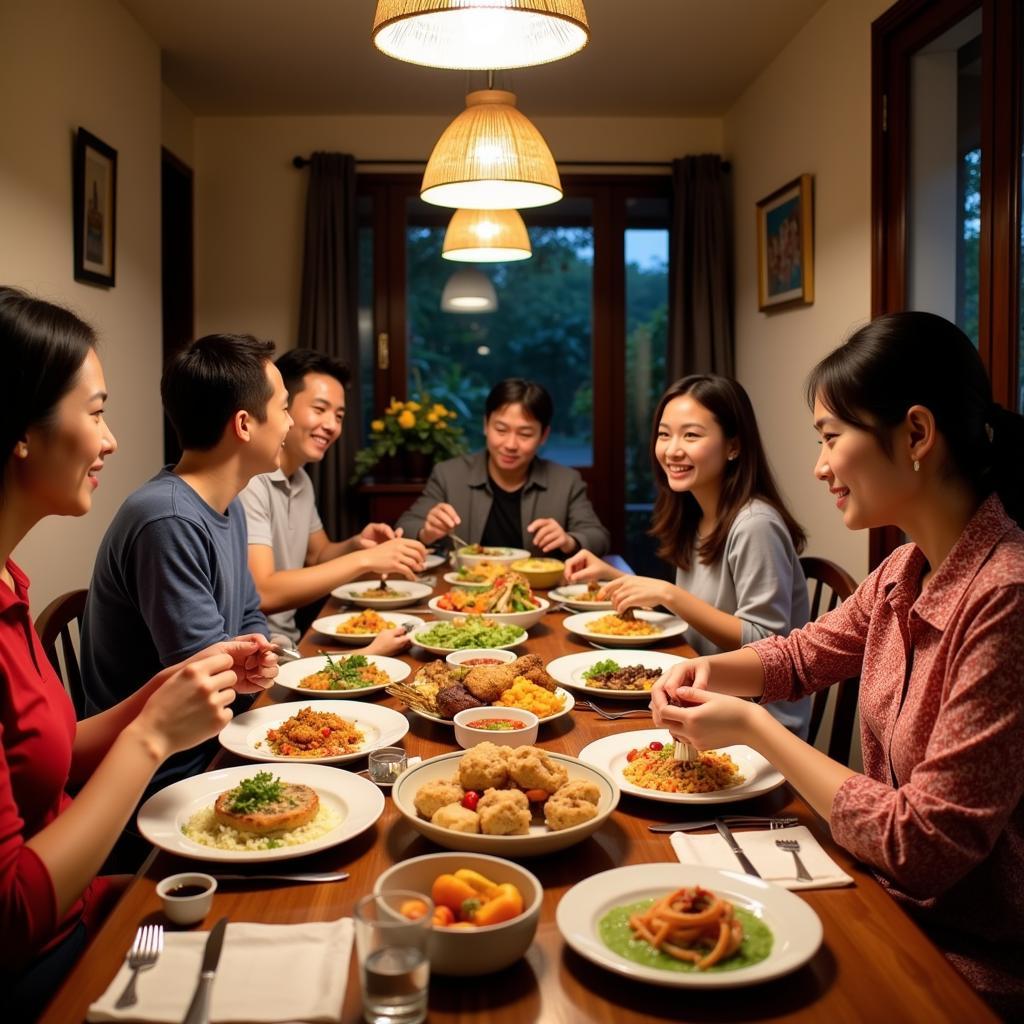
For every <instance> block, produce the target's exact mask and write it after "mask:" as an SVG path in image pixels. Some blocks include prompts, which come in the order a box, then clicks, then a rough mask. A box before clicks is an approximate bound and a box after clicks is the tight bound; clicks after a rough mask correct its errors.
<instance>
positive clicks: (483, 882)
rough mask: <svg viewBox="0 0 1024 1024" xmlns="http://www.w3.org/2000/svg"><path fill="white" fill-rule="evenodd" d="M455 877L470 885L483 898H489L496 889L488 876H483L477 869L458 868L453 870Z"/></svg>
mask: <svg viewBox="0 0 1024 1024" xmlns="http://www.w3.org/2000/svg"><path fill="white" fill-rule="evenodd" d="M455 877H456V878H460V879H462V881H463V882H465V883H466V884H467V885H471V886H472V887H473V888H474V889H475V890H476V891H477V892H478V893H479V894H480V895H481V896H483V897H484V898H485V899H490V898H491V897H492V896H493V895H494V894H495V892H496V891H497V889H498V887H497V886H496V885H495V884H494V882H492V881H491V880H490V879H489V878H484V876H483V875H481V874H480V872H479V871H473V870H471V869H470V868H459V870H458V871H456V872H455Z"/></svg>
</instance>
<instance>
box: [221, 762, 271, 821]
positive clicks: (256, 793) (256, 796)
mask: <svg viewBox="0 0 1024 1024" xmlns="http://www.w3.org/2000/svg"><path fill="white" fill-rule="evenodd" d="M280 799H281V780H280V779H277V778H274V776H273V775H272V774H271V773H270V772H257V773H256V774H255V775H254V776H253V777H252V778H251V779H243V780H242V781H241V782H240V783H239V784H238V785H237V786H236V787H235V788H234V789H233V790H232V791H231V803H230V807H231V810H232V811H233V812H234V813H236V814H251V813H252V812H253V811H258V810H259V809H260V808H261V807H266V806H267V804H272V803H276V802H277V801H278V800H280Z"/></svg>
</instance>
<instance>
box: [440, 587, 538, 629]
mask: <svg viewBox="0 0 1024 1024" xmlns="http://www.w3.org/2000/svg"><path fill="white" fill-rule="evenodd" d="M440 600H441V597H440V596H438V597H432V598H431V599H430V600H429V601H428V602H427V607H428V608H429V609H430V610H431V611H432V612H433V613H434V614H435V615H436V616H437V617H438V618H439V619H446V620H447V621H449V622H451V620H452V619H465V618H468V617H469V616H470V615H473V614H476V613H475V612H453V611H451V610H450V609H448V608H441V607H439V605H438V601H440ZM534 600H535V601H536V602H537V603H538V605H539V606H540V607H538V608H534V609H533V611H530V612H501V613H498V614H494V613H492V612H484V613H483V616H482V617H483V618H485V619H493V620H494V621H495V622H497V623H498V625H500V626H521V627H522V628H523V629H529V628H530V627H531V626H536V625H537V623H538V622H540V620H541V619H542V618H543V617H544V613H545V612H546V611H547V610H548V609H549V608H550V607H551V602H550V601H548V600H545V599H544V598H543V597H537V596H536V595H534Z"/></svg>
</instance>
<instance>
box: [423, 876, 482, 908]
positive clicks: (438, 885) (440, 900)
mask: <svg viewBox="0 0 1024 1024" xmlns="http://www.w3.org/2000/svg"><path fill="white" fill-rule="evenodd" d="M430 895H431V897H432V898H433V900H434V905H435V906H438V907H448V909H449V910H451V911H452V913H454V914H458V912H459V910H460V908H461V907H462V904H463V902H464V901H465V900H475V899H477V898H478V893H477V891H476V889H474V888H473V886H471V885H470V884H469V883H468V882H466V881H463V879H461V878H458V877H457V876H455V875H438V876H437V878H435V879H434V885H433V887H432V888H431V890H430Z"/></svg>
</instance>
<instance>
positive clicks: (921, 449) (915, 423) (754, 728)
mask: <svg viewBox="0 0 1024 1024" xmlns="http://www.w3.org/2000/svg"><path fill="white" fill-rule="evenodd" d="M807 393H808V399H809V402H810V404H812V405H813V408H814V426H815V429H816V430H817V431H818V433H819V435H820V437H821V454H820V455H819V457H818V461H817V464H816V465H815V468H814V472H815V475H816V476H817V478H818V479H819V480H821V481H822V482H823V483H824V484H825V485H826V486H827V487H828V489H829V493H830V494H831V495H832V497H833V499H834V500H835V503H836V507H837V508H838V510H839V512H840V514H841V515H842V517H843V522H844V523H845V525H846V526H847V527H848V528H849V529H851V530H862V529H867V528H869V527H878V526H884V525H890V524H891V525H895V526H898V527H899V528H900V529H902V530H903V531H904V532H905V533H906V534H907V536H908V537H909V538H910V540H911V543H909V544H906V545H904V546H903V547H901V548H899V549H897V550H896V551H895V552H893V554H892V555H890V556H889V558H887V559H886V561H885V562H884V563H883V564H882V565H880V566H879V567H878V569H876V570H875V571H874V572H873V573H872V574H871V575H870V576H869V577H868V578H867V579H866V580H865V581H864V582H863V583H862V584H861V585H860V587H858V589H857V591H856V593H855V594H854V595H853V596H852V597H851V598H850V599H849V600H848V601H846V602H844V603H843V604H842V605H841V606H840V607H839V608H838V609H836V610H835V611H834V612H831V613H829V614H828V615H825V616H823V617H822V618H821V619H819V620H818V621H817V622H814V623H811V624H810V625H808V626H806V627H805V628H803V629H801V630H796V631H794V632H793V633H791V634H790V635H789V636H788V637H772V638H769V639H766V640H761V641H759V642H757V643H754V644H751V645H749V646H747V647H744V648H743V649H741V650H739V651H735V652H732V653H729V654H722V655H716V656H714V657H710V658H699V659H695V660H693V661H690V662H687V663H685V664H684V665H681V666H679V667H677V668H674V669H672V670H671V671H669V672H667V673H666V674H665V675H664V676H663V678H662V680H661V681H660V682H659V683H658V685H657V686H656V687H655V689H654V691H653V694H652V709H653V712H654V718H655V721H656V722H657V723H658V724H659V725H663V726H666V727H668V728H669V729H670V730H671V731H672V733H673V734H674V735H677V736H678V737H679V738H681V739H686V740H689V741H690V742H692V743H694V744H696V745H697V746H699V747H701V748H711V747H719V746H723V745H726V744H730V743H738V742H742V743H746V744H749V745H750V746H752V747H754V748H755V749H756V750H758V751H759V752H760V753H761V754H763V755H764V756H765V757H766V758H767V759H768V760H769V761H771V762H772V764H774V765H775V767H776V768H778V769H779V770H780V771H781V772H782V773H783V774H784V775H785V776H786V778H787V779H788V780H789V782H790V783H792V785H793V786H794V787H795V788H796V789H797V790H799V792H800V794H801V795H802V796H803V797H804V799H805V800H807V802H808V803H809V804H810V805H811V806H812V807H813V808H814V809H815V810H816V811H817V812H818V813H819V814H820V815H821V816H822V817H823V818H825V820H826V821H828V822H829V824H830V826H831V829H832V835H833V836H834V837H835V839H836V841H837V842H839V843H841V844H842V845H843V846H844V847H845V848H846V849H848V850H849V851H850V852H851V853H853V854H854V855H855V856H857V857H858V858H859V859H860V860H862V861H864V862H865V863H867V864H869V865H870V866H871V867H872V868H873V869H874V870H875V871H876V873H877V875H878V876H879V878H880V880H881V881H882V883H883V884H884V885H885V886H886V887H887V889H888V890H889V891H890V893H891V894H892V895H893V897H894V898H895V899H897V900H898V901H899V902H900V903H901V904H902V905H904V906H905V907H906V908H907V909H908V910H909V911H910V912H911V913H912V914H913V915H914V916H915V918H916V919H917V920H918V921H919V923H920V924H921V925H922V926H923V927H925V928H926V930H928V932H929V934H930V935H931V936H932V937H933V938H934V940H935V941H936V942H937V943H938V944H939V945H940V946H941V947H942V948H943V950H944V951H945V952H946V954H947V956H948V957H949V959H950V960H951V961H952V963H953V964H954V965H955V966H956V967H957V968H958V969H959V970H960V971H961V972H962V973H963V974H964V975H965V976H966V978H967V979H968V980H969V981H970V982H971V984H972V985H974V986H975V988H977V989H978V991H979V992H980V993H981V994H982V995H983V996H985V997H986V998H987V999H988V1000H989V1001H990V1002H991V1004H992V1005H993V1007H994V1008H996V1009H997V1010H999V1011H1000V1012H1002V1013H1004V1014H1007V1015H1008V1016H1011V1017H1014V1018H1015V1017H1017V1016H1019V1015H1021V1014H1024V806H1022V800H1021V797H1022V794H1024V756H1022V751H1024V532H1022V530H1021V529H1020V528H1019V525H1018V524H1019V523H1020V522H1021V521H1022V518H1024V486H1022V485H1024V480H1022V477H1024V472H1022V468H1021V467H1022V453H1024V419H1022V418H1021V417H1020V416H1018V415H1016V414H1014V413H1011V412H1007V411H1006V410H1004V409H1001V408H999V407H998V406H996V405H994V404H993V403H992V400H991V388H990V385H989V381H988V377H987V376H986V374H985V370H984V367H983V366H982V363H981V360H980V359H979V357H978V354H977V352H976V350H975V349H974V346H973V345H972V344H971V342H970V341H969V340H968V338H967V337H966V336H965V335H964V334H963V333H962V332H961V331H960V330H959V329H958V328H956V327H954V326H953V325H952V324H951V323H949V322H948V321H946V320H943V319H942V318H941V317H938V316H934V315H932V314H929V313H898V314H894V315H890V316H885V317H881V318H879V319H877V320H875V321H874V322H872V323H871V324H869V325H868V326H866V327H864V328H862V329H861V330H860V331H858V332H857V333H856V334H855V335H854V336H853V337H852V338H850V340H849V341H847V342H846V343H845V344H844V345H842V346H840V348H838V349H836V351H834V352H833V353H832V354H831V355H829V356H828V357H826V358H825V359H824V360H822V362H821V363H819V364H818V366H816V367H815V369H814V370H813V372H812V373H811V376H810V379H809V381H808V388H807ZM858 674H859V675H860V677H861V684H860V720H861V745H862V749H863V756H864V771H863V773H862V774H860V773H857V772H854V771H852V770H851V769H850V768H848V767H847V766H846V765H843V764H838V763H837V762H835V761H833V760H831V759H830V758H828V757H827V756H826V755H825V754H823V753H821V752H820V751H818V750H816V749H814V748H813V747H811V746H809V745H808V744H806V743H804V742H803V741H801V740H799V739H798V738H797V737H795V736H794V735H793V734H792V733H791V732H789V731H788V730H786V729H785V728H783V727H781V726H780V725H779V724H778V722H777V721H776V720H775V719H774V718H772V717H771V716H770V715H768V714H767V712H766V711H765V709H764V708H762V707H761V706H760V705H759V704H755V703H751V702H750V701H747V700H739V699H737V697H748V696H756V697H760V699H761V703H767V702H770V701H775V700H795V699H797V698H799V697H802V696H804V695H806V694H811V693H814V692H816V691H818V690H820V689H823V688H824V687H826V686H830V685H831V684H833V683H835V682H837V681H839V680H841V679H846V678H849V677H850V676H855V675H858Z"/></svg>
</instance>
